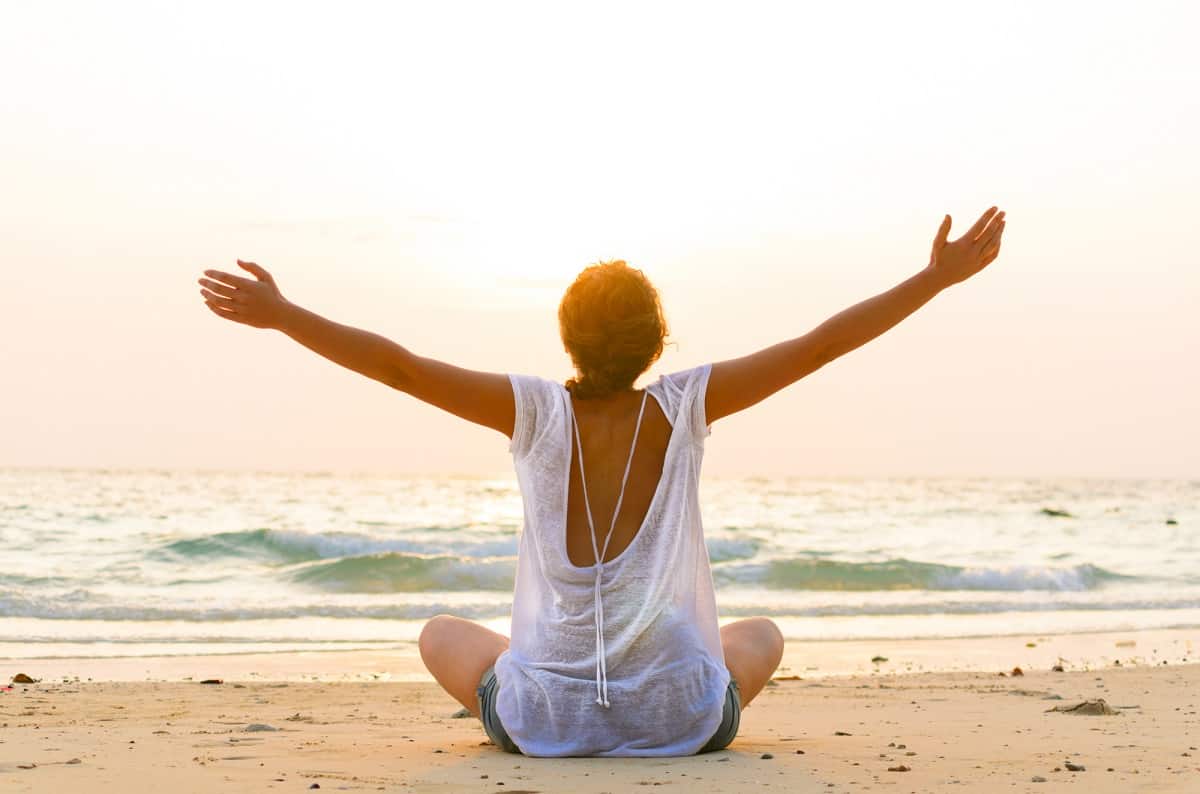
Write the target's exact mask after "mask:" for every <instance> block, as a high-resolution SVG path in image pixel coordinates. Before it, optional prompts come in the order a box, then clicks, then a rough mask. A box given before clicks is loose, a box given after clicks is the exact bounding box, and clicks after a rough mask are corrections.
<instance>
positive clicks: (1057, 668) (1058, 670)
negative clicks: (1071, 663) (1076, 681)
mask: <svg viewBox="0 0 1200 794" xmlns="http://www.w3.org/2000/svg"><path fill="white" fill-rule="evenodd" d="M1050 672H1052V673H1061V672H1063V666H1062V665H1061V664H1056V665H1054V666H1053V667H1051V668H1050Z"/></svg>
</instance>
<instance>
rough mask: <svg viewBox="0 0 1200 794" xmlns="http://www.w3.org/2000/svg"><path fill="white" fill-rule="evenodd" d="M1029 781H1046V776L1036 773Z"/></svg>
mask: <svg viewBox="0 0 1200 794" xmlns="http://www.w3.org/2000/svg"><path fill="white" fill-rule="evenodd" d="M1029 782H1030V783H1045V782H1046V778H1044V777H1042V776H1041V775H1034V776H1033V777H1031V778H1029Z"/></svg>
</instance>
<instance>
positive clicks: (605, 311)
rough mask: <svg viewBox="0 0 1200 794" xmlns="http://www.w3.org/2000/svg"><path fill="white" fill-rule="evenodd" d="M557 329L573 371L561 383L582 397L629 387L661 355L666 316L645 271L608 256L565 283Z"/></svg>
mask: <svg viewBox="0 0 1200 794" xmlns="http://www.w3.org/2000/svg"><path fill="white" fill-rule="evenodd" d="M558 329H559V333H560V334H561V335H562V341H563V347H564V348H566V351H567V353H568V354H569V355H570V356H571V361H572V363H574V365H575V369H576V373H577V374H576V377H574V378H571V379H569V380H568V381H567V382H566V387H567V389H568V390H569V391H570V392H571V394H573V395H574V396H575V397H577V398H580V399H586V398H589V397H603V396H605V395H608V394H612V393H614V392H619V391H622V390H624V389H628V388H630V387H631V386H632V385H633V382H634V381H635V380H637V377H638V376H639V375H641V374H642V373H643V372H645V371H646V370H647V369H648V368H649V367H650V365H651V364H653V363H654V362H655V361H657V360H658V357H659V356H660V355H662V351H663V343H664V341H665V339H666V336H667V321H666V317H665V316H664V314H663V309H662V303H661V302H660V301H659V298H658V290H656V289H655V288H654V285H653V284H651V283H650V280H649V279H648V278H646V274H645V273H643V272H642V271H641V270H638V269H636V268H632V267H629V265H627V264H625V262H624V260H621V259H614V260H609V261H607V262H598V263H596V264H594V265H590V266H589V267H586V268H584V270H583V272H582V273H580V274H579V276H578V277H577V278H576V279H575V281H574V283H572V284H571V286H570V287H568V288H567V291H566V294H564V295H563V299H562V303H560V304H559V307H558Z"/></svg>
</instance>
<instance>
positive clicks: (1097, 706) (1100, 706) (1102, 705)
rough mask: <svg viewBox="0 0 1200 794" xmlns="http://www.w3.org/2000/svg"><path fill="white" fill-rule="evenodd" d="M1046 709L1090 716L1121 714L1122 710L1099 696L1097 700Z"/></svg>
mask: <svg viewBox="0 0 1200 794" xmlns="http://www.w3.org/2000/svg"><path fill="white" fill-rule="evenodd" d="M1046 711H1048V712H1049V711H1060V712H1062V713H1063V714H1080V715H1086V716H1089V717H1111V716H1119V715H1120V714H1121V712H1119V711H1116V710H1115V709H1113V707H1112V706H1110V705H1108V703H1107V702H1106V701H1105V700H1104V698H1097V699H1096V700H1085V701H1083V702H1082V703H1072V704H1071V705H1069V706H1054V707H1053V708H1048V709H1046Z"/></svg>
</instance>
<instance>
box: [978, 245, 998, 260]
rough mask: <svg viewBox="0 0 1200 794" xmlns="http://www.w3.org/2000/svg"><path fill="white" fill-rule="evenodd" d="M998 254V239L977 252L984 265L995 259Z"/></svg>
mask: <svg viewBox="0 0 1200 794" xmlns="http://www.w3.org/2000/svg"><path fill="white" fill-rule="evenodd" d="M999 254H1000V241H999V240H996V241H995V242H993V243H992V244H991V245H989V246H987V247H986V248H984V249H983V250H982V251H980V252H979V256H980V257H981V260H980V261H982V262H983V264H985V265H986V264H987V263H988V262H991V261H992V260H993V259H995V258H996V257H997V256H998V255H999Z"/></svg>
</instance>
